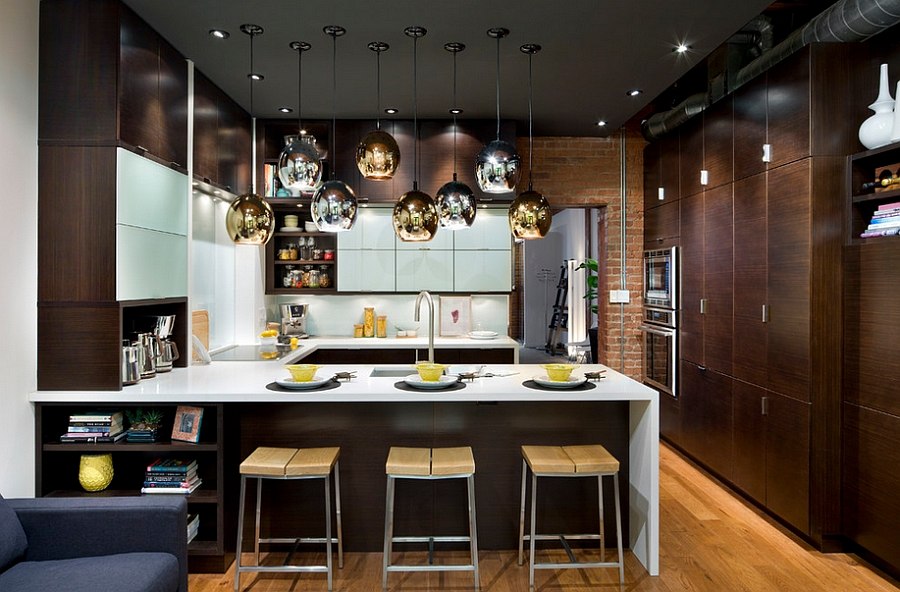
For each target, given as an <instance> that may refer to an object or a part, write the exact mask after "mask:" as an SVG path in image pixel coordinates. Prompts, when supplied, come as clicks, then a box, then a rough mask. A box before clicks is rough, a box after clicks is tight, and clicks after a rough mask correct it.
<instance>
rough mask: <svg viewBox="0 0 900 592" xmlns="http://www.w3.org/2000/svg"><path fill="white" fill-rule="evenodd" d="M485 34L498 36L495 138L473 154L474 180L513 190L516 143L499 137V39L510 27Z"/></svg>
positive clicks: (493, 189)
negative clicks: (514, 144)
mask: <svg viewBox="0 0 900 592" xmlns="http://www.w3.org/2000/svg"><path fill="white" fill-rule="evenodd" d="M487 34H488V36H489V37H493V38H494V39H496V40H497V139H496V140H494V141H492V142H490V143H488V144H486V145H485V146H484V147H483V148H482V149H481V152H479V153H478V156H476V157H475V181H476V182H477V183H478V187H479V188H480V189H481V190H482V191H484V192H485V193H509V192H510V191H515V190H516V184H517V183H518V182H519V174H520V170H519V167H520V164H521V160H520V158H519V154H518V153H517V152H516V147H515V146H513V145H512V144H510V143H509V142H505V141H503V140H501V139H500V40H501V39H503V38H504V37H506V36H507V35H509V29H503V28H494V29H488V32H487Z"/></svg>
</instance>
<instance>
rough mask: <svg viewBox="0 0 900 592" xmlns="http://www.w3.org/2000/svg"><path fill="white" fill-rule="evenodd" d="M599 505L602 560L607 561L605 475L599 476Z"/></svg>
mask: <svg viewBox="0 0 900 592" xmlns="http://www.w3.org/2000/svg"><path fill="white" fill-rule="evenodd" d="M597 502H598V503H597V505H598V506H599V507H600V561H601V562H602V561H606V534H605V525H604V523H603V476H602V475H598V476H597Z"/></svg>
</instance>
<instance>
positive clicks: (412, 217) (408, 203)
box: [392, 27, 438, 242]
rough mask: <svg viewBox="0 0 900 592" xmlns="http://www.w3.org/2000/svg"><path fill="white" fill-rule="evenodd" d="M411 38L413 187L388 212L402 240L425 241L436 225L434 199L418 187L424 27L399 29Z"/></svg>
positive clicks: (432, 234)
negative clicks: (419, 51) (420, 50)
mask: <svg viewBox="0 0 900 592" xmlns="http://www.w3.org/2000/svg"><path fill="white" fill-rule="evenodd" d="M403 32H404V33H406V35H407V36H409V37H412V39H413V135H414V144H413V146H414V150H413V188H412V191H407V192H406V193H404V194H403V195H401V196H400V199H399V200H398V201H397V204H396V205H395V206H394V214H393V216H392V219H393V222H394V233H395V234H396V235H397V236H398V237H399V238H400V240H402V241H404V242H425V241H430V240H431V239H432V238H434V235H435V233H436V232H437V229H438V213H437V208H436V207H435V206H434V200H433V199H431V196H430V195H428V194H427V193H424V192H422V191H419V181H418V179H419V177H418V171H419V164H418V160H419V159H418V150H419V120H418V115H419V109H418V102H417V91H418V89H417V83H418V79H417V63H418V54H417V48H418V43H419V37H424V36H425V33H427V32H428V31H426V30H425V27H407V28H406V29H404V31H403Z"/></svg>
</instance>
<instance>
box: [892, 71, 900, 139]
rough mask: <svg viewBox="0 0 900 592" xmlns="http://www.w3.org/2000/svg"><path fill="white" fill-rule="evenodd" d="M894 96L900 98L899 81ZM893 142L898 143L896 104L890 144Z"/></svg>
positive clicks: (899, 114) (899, 128) (899, 115)
mask: <svg viewBox="0 0 900 592" xmlns="http://www.w3.org/2000/svg"><path fill="white" fill-rule="evenodd" d="M894 96H896V97H900V80H898V81H897V92H895V93H894ZM894 142H900V109H898V108H897V104H896V102H895V103H894V125H893V127H892V128H891V144H893V143H894Z"/></svg>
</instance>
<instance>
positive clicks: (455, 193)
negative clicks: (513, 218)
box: [434, 43, 478, 230]
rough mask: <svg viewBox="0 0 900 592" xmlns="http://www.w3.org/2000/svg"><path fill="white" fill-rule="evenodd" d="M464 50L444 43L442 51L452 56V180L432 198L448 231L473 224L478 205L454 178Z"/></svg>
mask: <svg viewBox="0 0 900 592" xmlns="http://www.w3.org/2000/svg"><path fill="white" fill-rule="evenodd" d="M465 48H466V46H465V45H463V44H462V43H446V44H444V49H446V50H447V51H449V52H450V53H452V54H453V106H452V107H451V108H450V113H452V114H453V180H452V181H450V182H449V183H445V184H444V185H443V186H442V187H441V188H440V189H438V191H437V193H436V194H435V196H434V201H435V203H436V204H437V209H438V215H439V216H440V218H441V226H443V227H444V228H449V229H450V230H460V229H463V228H469V227H470V226H472V224H473V223H474V222H475V214H476V213H477V212H478V209H477V206H478V203H477V202H476V200H475V194H474V193H473V192H472V189H471V188H470V187H469V186H468V185H466V184H465V183H462V182H461V181H459V180H457V178H456V131H457V125H456V116H457V115H459V114H460V113H462V109H460V108H459V107H458V106H457V104H456V54H458V53H459V52H461V51H462V50H464V49H465Z"/></svg>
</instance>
